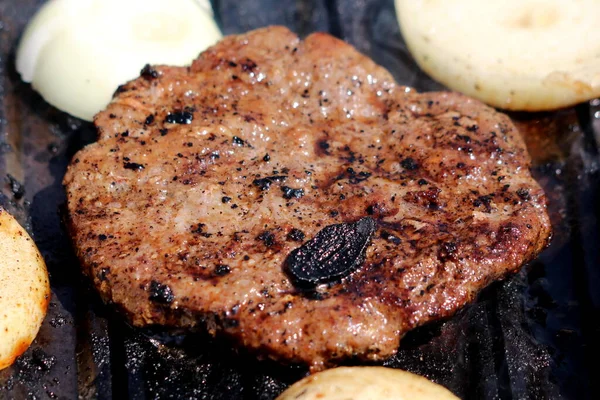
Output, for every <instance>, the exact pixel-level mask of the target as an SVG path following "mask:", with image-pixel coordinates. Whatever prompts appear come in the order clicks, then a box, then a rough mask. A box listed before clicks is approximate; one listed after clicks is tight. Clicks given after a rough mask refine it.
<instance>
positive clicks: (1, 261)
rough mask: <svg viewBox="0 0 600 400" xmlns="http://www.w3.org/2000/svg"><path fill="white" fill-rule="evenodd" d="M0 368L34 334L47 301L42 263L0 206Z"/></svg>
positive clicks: (18, 351) (20, 228)
mask: <svg viewBox="0 0 600 400" xmlns="http://www.w3.org/2000/svg"><path fill="white" fill-rule="evenodd" d="M0 254H1V255H2V257H0V369H3V368H6V367H8V366H9V365H11V364H12V363H13V362H14V361H15V359H16V358H17V357H18V356H19V355H21V354H22V353H23V352H24V351H25V350H27V348H28V347H29V345H30V344H31V342H33V339H35V336H36V335H37V333H38V330H39V329H40V326H41V324H42V321H43V320H44V316H45V315H46V310H47V309H48V302H49V301H50V286H49V283H48V272H47V271H46V264H45V263H44V259H43V258H42V256H41V254H40V252H39V251H38V249H37V247H36V246H35V243H34V242H33V240H32V239H31V237H29V235H28V234H27V232H26V231H25V229H23V228H22V227H21V226H20V225H19V223H18V222H17V221H16V220H15V219H14V218H13V217H12V216H11V215H10V214H8V213H7V212H6V211H5V210H4V209H2V207H0Z"/></svg>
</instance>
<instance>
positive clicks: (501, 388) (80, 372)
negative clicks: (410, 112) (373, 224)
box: [0, 0, 600, 399]
mask: <svg viewBox="0 0 600 400" xmlns="http://www.w3.org/2000/svg"><path fill="white" fill-rule="evenodd" d="M42 3H43V1H42V0H20V1H16V0H6V1H2V2H0V175H2V176H3V177H4V176H6V174H11V175H12V176H13V177H14V178H15V179H16V180H17V181H19V182H21V183H23V185H24V186H23V187H24V189H25V196H24V197H23V198H21V199H18V198H17V197H18V196H15V194H14V193H12V192H11V190H10V187H9V186H8V185H5V186H4V187H3V190H2V194H0V204H2V206H4V207H5V208H7V209H8V210H9V211H10V212H12V213H13V214H14V215H16V216H17V217H18V219H19V220H20V222H21V223H22V224H24V225H25V226H26V227H27V229H28V230H29V231H30V232H32V233H33V234H34V237H35V239H36V242H37V243H38V245H39V247H40V249H41V251H42V253H43V254H44V256H45V258H46V260H47V264H48V267H49V270H50V273H51V279H52V288H53V297H52V302H51V306H50V309H49V314H48V317H47V319H46V321H45V323H44V325H43V327H42V329H41V331H40V334H39V336H38V338H37V339H36V342H35V343H34V345H33V346H32V348H31V349H30V350H28V351H27V353H26V354H25V355H24V356H23V357H22V358H21V359H20V360H19V362H18V363H17V364H16V365H15V366H13V367H11V368H9V369H7V370H5V371H1V372H0V399H4V398H6V399H25V398H46V397H49V398H65V399H73V398H78V397H79V398H83V399H87V398H98V399H124V398H130V399H153V398H198V399H217V398H219V399H221V398H223V399H273V398H274V397H276V395H277V394H278V393H280V392H281V391H282V390H283V389H284V388H285V387H286V386H287V385H289V384H290V383H292V382H294V381H295V380H297V379H299V378H300V377H302V376H303V374H304V373H305V370H304V369H302V368H299V367H286V368H282V367H281V366H279V365H276V364H274V363H271V362H265V361H263V362H259V361H256V360H255V358H254V357H253V356H251V355H247V354H244V353H236V352H235V351H234V350H232V349H230V346H229V345H228V344H227V343H225V342H220V341H212V340H210V339H209V338H207V337H206V336H203V335H201V334H196V335H189V336H182V337H175V338H169V339H165V338H164V337H163V336H162V335H161V333H160V332H147V331H143V332H142V331H140V330H136V329H133V328H130V327H129V326H127V325H126V324H125V323H124V322H123V320H122V319H121V317H120V316H119V315H117V314H116V313H114V311H113V310H112V309H111V308H110V307H107V306H104V305H102V304H101V303H100V301H99V299H98V297H97V296H96V295H95V293H94V292H93V290H92V289H91V288H90V287H89V284H88V283H87V282H86V281H85V280H84V279H83V278H81V277H80V273H79V267H78V264H77V262H76V260H75V257H74V255H73V253H72V251H71V250H70V244H69V240H68V237H67V236H66V234H65V232H64V231H63V229H62V227H61V224H60V215H59V213H58V211H57V210H58V209H59V207H60V206H61V204H62V203H63V202H64V194H63V189H62V186H61V180H62V176H63V175H64V172H65V169H66V165H67V163H68V161H69V160H70V158H71V156H72V155H73V154H74V153H75V151H77V150H78V149H80V148H81V147H82V146H84V145H85V144H87V143H90V142H92V141H93V140H94V138H95V133H94V131H93V128H92V127H91V126H90V124H87V123H83V122H81V121H79V120H76V119H73V118H70V117H69V116H67V115H65V114H62V113H60V112H58V111H57V110H55V109H53V108H52V107H49V106H48V105H47V104H46V103H45V102H44V101H43V100H42V99H41V98H40V97H39V96H38V95H37V94H35V93H34V92H33V91H32V90H31V88H30V87H29V86H28V85H25V84H23V83H21V82H20V80H19V77H18V75H17V74H16V72H15V70H14V67H13V65H14V51H15V46H16V42H17V38H18V37H19V35H20V33H21V32H22V29H23V27H24V25H25V23H26V22H27V20H28V19H29V18H30V17H31V15H32V14H33V12H34V11H35V10H36V9H37V8H39V6H40V5H41V4H42ZM213 5H214V7H215V10H216V14H217V16H218V18H219V20H220V23H221V25H222V27H223V30H224V32H225V33H228V34H229V33H238V32H243V31H246V30H249V29H253V28H256V27H259V26H264V25H268V24H283V25H287V26H289V27H290V28H292V29H293V30H294V31H296V32H297V33H299V34H300V35H306V34H307V33H309V32H312V31H315V30H321V31H330V32H332V33H334V34H335V35H337V36H339V37H342V38H343V39H345V40H347V41H349V42H350V43H352V44H353V45H355V46H356V47H357V48H358V49H359V50H360V51H362V52H364V53H366V54H368V55H369V56H371V57H373V58H374V60H375V61H376V62H378V63H380V64H382V65H383V66H385V67H387V68H388V69H389V70H390V71H391V72H392V73H393V74H394V75H395V77H396V79H397V80H398V82H401V83H403V84H407V85H410V86H414V87H416V88H417V89H419V90H437V89H440V88H441V86H439V85H438V84H436V83H435V82H433V81H431V80H429V79H428V78H427V77H426V76H425V75H424V74H423V73H422V72H420V71H419V69H418V68H417V67H416V65H415V64H414V62H413V61H412V60H411V58H410V55H409V54H408V52H407V50H406V48H405V46H404V44H403V43H402V40H401V37H400V32H399V29H398V27H397V24H396V19H395V14H394V6H393V0H384V1H377V0H347V1H341V0H338V1H327V0H307V1H298V0H276V1H274V0H263V1H252V0H247V1H234V0H221V1H214V2H213ZM512 117H513V118H514V120H515V121H516V123H517V124H518V125H519V127H520V128H521V130H522V132H523V133H524V135H525V137H526V140H527V143H528V147H529V149H530V152H531V153H532V157H533V159H534V174H535V176H536V178H537V179H538V180H539V181H540V183H541V184H542V185H543V186H544V188H545V189H546V192H547V194H548V197H549V201H550V207H549V212H550V214H551V218H552V222H553V226H554V231H555V235H554V239H553V242H552V244H551V246H550V247H549V248H548V249H547V250H546V251H545V252H544V253H543V254H542V255H541V256H540V257H539V258H538V259H536V260H535V261H533V262H532V263H531V264H530V265H528V266H527V267H525V268H524V269H523V270H522V271H521V272H520V273H519V274H517V275H515V276H514V277H512V278H511V279H509V280H507V281H504V282H498V283H495V284H493V285H492V286H491V287H489V288H488V289H486V290H484V292H483V293H482V294H481V295H480V296H479V299H478V301H477V302H476V303H474V304H472V305H471V306H468V307H467V308H465V309H464V310H462V311H461V312H459V314H458V315H457V316H456V317H455V318H453V319H451V320H449V321H446V322H441V323H436V324H432V325H429V326H427V327H424V328H421V329H419V330H417V331H415V332H411V333H410V334H409V335H407V337H406V338H405V339H404V340H403V343H402V348H401V349H400V351H399V353H398V355H397V356H395V357H394V358H392V359H391V360H388V361H387V362H386V365H387V366H391V367H398V368H404V369H407V370H410V371H413V372H417V373H419V374H422V375H425V376H427V377H429V378H430V379H432V380H434V381H436V382H439V383H441V384H443V385H445V386H446V387H448V388H449V389H450V390H452V391H453V392H455V393H456V394H457V395H459V396H460V397H461V398H477V399H479V398H485V399H511V398H515V399H516V398H518V399H521V398H561V397H564V398H577V399H585V398H599V397H600V383H599V382H598V380H593V379H592V378H593V376H592V373H591V371H593V370H594V369H593V368H592V367H593V363H594V362H595V361H596V360H597V359H598V358H600V341H598V340H597V338H598V337H600V290H598V289H597V287H598V285H600V250H599V249H600V246H598V244H599V243H600V231H599V229H598V222H599V219H600V194H599V191H600V156H599V150H598V148H599V147H598V145H599V143H600V101H592V102H590V103H589V104H583V105H580V106H578V107H576V108H574V109H568V110H563V111H560V112H556V113H547V114H535V115H523V114H514V115H512Z"/></svg>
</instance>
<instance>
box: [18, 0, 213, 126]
mask: <svg viewBox="0 0 600 400" xmlns="http://www.w3.org/2000/svg"><path fill="white" fill-rule="evenodd" d="M221 37H222V35H221V32H220V30H219V28H218V27H217V25H216V23H215V21H214V19H213V17H212V12H211V11H210V5H208V3H207V2H206V0H203V1H197V0H169V1H165V0H50V1H49V2H48V3H46V4H45V5H44V6H43V7H42V8H41V9H40V11H39V12H38V13H37V14H36V15H35V16H34V18H33V19H32V20H31V22H30V23H29V25H28V27H27V29H26V30H25V33H24V34H23V37H22V39H21V42H20V44H19V48H18V50H17V58H16V67H17V71H19V73H20V74H21V78H22V79H23V80H24V81H25V82H31V84H32V86H33V88H34V89H36V90H37V91H38V92H39V93H40V94H41V95H42V97H43V98H44V99H45V100H46V101H47V102H48V103H50V104H52V105H53V106H55V107H57V108H59V109H61V110H63V111H66V112H68V113H69V114H72V115H74V116H76V117H79V118H82V119H85V120H88V121H91V120H92V119H93V117H94V115H95V114H96V113H97V112H98V111H100V110H102V109H103V108H104V107H106V105H107V104H108V103H109V102H110V100H111V97H112V95H113V93H114V91H115V90H116V88H117V87H118V86H119V85H120V84H123V83H125V82H127V81H129V80H131V79H133V78H136V77H137V76H139V73H140V70H141V69H142V68H143V67H144V65H146V64H168V65H188V64H190V63H191V62H192V60H194V59H195V58H196V57H197V56H198V54H199V53H200V52H201V51H203V50H204V49H206V48H207V47H208V46H210V45H212V44H214V43H215V42H217V41H218V40H219V39H220V38H221Z"/></svg>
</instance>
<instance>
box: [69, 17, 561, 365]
mask: <svg viewBox="0 0 600 400" xmlns="http://www.w3.org/2000/svg"><path fill="white" fill-rule="evenodd" d="M95 123H96V125H97V127H98V131H99V138H98V142H97V143H94V144H92V145H90V146H88V147H86V148H85V149H83V150H82V151H80V152H79V153H78V154H77V155H76V156H75V158H74V159H73V161H72V164H71V166H70V168H69V171H68V173H67V175H66V177H65V180H64V183H65V185H66V189H67V195H68V210H69V228H70V230H71V234H72V237H73V240H74V243H75V248H76V250H77V253H78V255H79V257H80V259H81V262H82V265H83V267H84V270H85V272H86V273H87V274H88V275H89V276H90V277H91V278H92V279H93V282H94V284H95V285H96V287H97V288H98V290H99V291H100V293H101V295H102V297H103V298H104V300H106V301H110V302H113V303H114V304H116V305H117V306H118V307H119V308H120V309H121V310H122V311H123V312H124V313H125V314H126V315H127V317H128V318H129V319H130V320H131V321H132V322H133V323H134V324H135V325H137V326H144V325H149V324H161V325H166V326H174V327H207V328H208V330H209V331H210V332H211V333H215V334H225V335H227V336H228V337H230V338H232V339H233V340H234V341H235V342H236V343H238V344H239V345H241V346H246V347H248V348H250V349H252V350H254V351H256V352H258V353H259V354H262V355H265V356H268V357H272V358H275V359H279V360H284V361H292V362H305V363H308V364H310V365H311V366H312V367H313V368H314V369H318V368H322V367H323V366H326V365H327V364H328V363H335V361H336V360H340V359H342V358H344V357H348V356H358V357H360V358H362V359H371V360H376V359H382V358H385V357H387V356H390V355H391V354H393V353H394V352H395V351H396V349H397V347H398V345H399V341H400V338H401V336H402V335H403V334H404V333H405V332H407V331H408V330H410V329H412V328H414V327H416V326H419V325H422V324H424V323H426V322H428V321H431V320H434V319H438V318H442V317H446V316H449V315H451V314H453V313H454V312H456V311H457V309H459V308H460V307H462V306H463V305H465V303H467V302H469V301H471V300H472V299H473V297H474V296H475V295H476V293H477V292H478V291H479V290H480V289H482V288H483V287H484V286H486V285H487V284H489V283H490V282H491V281H493V280H495V279H499V278H502V277H504V276H505V275H507V274H509V273H512V272H515V271H517V270H518V269H519V267H520V266H521V265H522V264H523V263H525V262H527V261H528V260H531V259H532V258H534V257H535V256H536V255H537V254H538V252H539V251H540V250H541V249H542V248H544V246H545V245H546V243H547V241H548V238H549V235H550V224H549V220H548V216H547V214H546V206H545V196H544V193H543V191H542V190H541V188H540V187H539V186H538V184H537V183H536V182H535V181H534V180H533V178H532V177H531V175H530V173H529V158H528V155H527V151H526V149H525V146H524V144H523V141H522V139H521V137H520V135H519V133H518V132H517V131H516V129H515V127H514V126H513V124H512V123H511V121H510V120H509V119H508V117H506V116H505V115H503V114H500V113H497V112H496V111H494V110H493V109H491V108H489V107H487V106H485V105H483V104H481V103H479V102H477V101H474V100H471V99H469V98H467V97H464V96H461V95H459V94H455V93H424V94H418V93H415V92H414V91H411V90H408V89H407V88H405V87H401V86H397V85H396V84H395V83H394V81H393V78H392V77H391V75H390V74H389V73H388V72H387V71H386V70H384V69H383V68H381V67H379V66H377V65H375V64H374V63H373V62H372V61H371V60H370V59H368V58H366V57H365V56H363V55H361V54H359V53H358V52H357V51H356V50H354V49H353V48H352V47H351V46H349V45H348V44H345V43H343V42H341V41H339V40H337V39H335V38H333V37H331V36H329V35H326V34H314V35H311V36H309V37H308V38H306V40H304V41H300V40H299V39H298V38H297V37H296V36H295V35H294V34H292V33H291V32H289V31H288V30H287V29H285V28H281V27H271V28H266V29H261V30H257V31H253V32H249V33H247V34H245V35H240V36H232V37H228V38H225V39H224V40H223V41H221V42H220V43H219V44H217V45H216V46H214V47H212V48H211V49H209V50H207V51H206V52H204V53H203V54H201V55H200V57H199V58H198V59H197V60H196V61H195V62H194V63H193V65H192V67H191V68H176V67H165V66H162V67H153V68H149V67H148V68H145V69H144V71H142V76H141V77H140V78H138V79H136V80H134V81H132V82H129V83H128V84H126V85H125V86H123V87H122V88H120V89H119V91H118V94H117V95H116V97H115V99H114V101H113V102H112V103H111V104H110V105H109V106H108V108H107V109H106V110H105V111H103V112H101V113H100V114H98V115H97V117H96V121H95ZM364 217H370V218H364ZM363 218H364V219H363ZM357 221H360V222H357ZM343 222H346V223H348V225H339V226H333V227H332V226H331V225H334V224H341V223H343ZM355 222H357V223H356V224H353V225H352V224H351V223H355ZM357 227H358V228H357ZM359 228H360V229H359ZM373 229H374V232H373ZM357 231H361V232H362V233H360V232H359V233H360V234H359V233H356V232H357ZM319 232H321V236H322V237H325V236H327V235H329V238H330V239H332V241H333V242H336V241H338V242H339V241H340V240H341V241H342V242H343V241H344V240H345V239H344V238H345V237H346V236H345V235H347V236H348V238H349V241H348V243H345V242H344V243H342V245H340V246H341V248H343V256H344V257H346V258H352V260H354V261H352V260H350V261H349V262H348V265H349V268H348V271H346V272H344V271H342V272H341V273H339V276H338V278H340V277H341V281H339V280H338V281H331V282H328V283H325V284H320V285H317V286H316V287H314V288H310V287H309V288H307V286H311V284H310V282H309V284H308V285H299V283H298V281H296V280H295V279H294V280H293V279H291V277H292V275H290V274H291V271H292V270H293V269H294V268H295V267H297V265H295V266H294V265H292V264H291V263H286V259H288V256H289V255H290V253H292V252H293V251H294V249H297V248H298V247H300V246H301V245H302V244H303V243H307V242H308V243H309V244H308V245H305V248H303V249H302V250H306V249H308V247H310V246H309V245H311V246H312V245H315V243H316V242H315V241H318V240H317V239H314V238H315V237H316V236H317V234H318V233H319ZM348 232H349V233H348ZM371 234H372V236H371V239H370V241H369V235H371ZM357 235H358V236H357ZM361 235H362V236H361ZM354 239H356V240H354ZM319 240H320V239H319ZM319 243H320V242H319ZM319 243H317V245H318V244H319ZM336 243H337V242H336ZM338 244H339V243H338ZM306 246H308V247H306ZM344 246H346V247H344ZM361 246H362V247H361ZM313 247H314V246H313ZM317 247H318V246H317ZM362 248H366V254H365V255H364V262H362V263H361V262H360V261H361V260H360V258H361V257H360V256H361V254H360V253H361V249H362ZM321 250H323V249H321ZM325 250H327V249H325ZM311 252H312V250H310V249H308V250H306V251H304V252H301V253H302V254H298V251H296V254H295V256H294V257H295V258H294V257H292V256H290V257H289V258H290V259H291V258H294V259H295V260H296V261H298V260H305V259H310V257H311V254H312V253H311ZM325 253H326V252H325ZM330 255H331V254H330ZM334 255H335V254H334ZM337 256H340V257H341V256H342V255H340V254H337ZM302 257H304V258H302ZM334 258H335V257H334ZM342 258H343V257H342ZM321 260H325V261H327V260H329V261H331V260H332V258H331V257H330V258H329V259H326V258H322V259H321ZM309 261H310V260H309ZM313 261H314V260H313ZM313 261H311V262H313ZM325 261H324V262H323V264H322V265H329V264H327V262H325ZM353 263H354V264H353ZM313 264H314V262H313ZM317 264H318V263H317ZM333 264H335V263H333ZM311 265H312V264H311ZM313 266H314V265H313ZM317 266H318V265H317ZM334 266H335V265H334ZM309 272H310V271H309ZM338 272H339V271H338ZM348 273H350V275H347V274H348ZM344 274H346V275H344ZM300 283H302V282H300ZM305 283H306V282H305ZM316 283H318V282H316Z"/></svg>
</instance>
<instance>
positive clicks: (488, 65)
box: [395, 0, 600, 111]
mask: <svg viewBox="0 0 600 400" xmlns="http://www.w3.org/2000/svg"><path fill="white" fill-rule="evenodd" d="M395 1H396V12H397V14H398V19H399V22H400V28H401V30H402V34H403V36H404V39H405V41H406V43H407V45H408V47H409V49H410V51H411V53H412V54H413V56H414V58H415V60H416V61H417V63H418V64H419V66H420V67H421V68H422V69H423V70H424V71H425V72H427V73H428V74H429V75H430V76H431V77H433V78H434V79H436V80H438V81H439V82H441V83H443V84H444V85H446V86H448V87H449V88H451V89H454V90H458V91H461V92H463V93H466V94H468V95H470V96H473V97H476V98H479V99H480V100H483V101H485V102H487V103H489V104H491V105H494V106H496V107H500V108H505V109H511V110H526V111H539V110H551V109H556V108H561V107H566V106H570V105H573V104H576V103H579V102H582V101H586V100H589V99H592V98H594V97H598V96H600V41H599V39H600V23H599V22H598V21H599V19H600V1H598V0H453V1H447V0H395Z"/></svg>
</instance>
